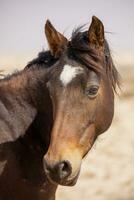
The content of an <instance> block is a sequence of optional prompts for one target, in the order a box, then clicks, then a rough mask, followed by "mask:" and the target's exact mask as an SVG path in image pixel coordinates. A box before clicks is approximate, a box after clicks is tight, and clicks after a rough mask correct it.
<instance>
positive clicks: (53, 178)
mask: <svg viewBox="0 0 134 200" xmlns="http://www.w3.org/2000/svg"><path fill="white" fill-rule="evenodd" d="M45 173H46V176H47V178H48V180H49V181H50V182H51V183H53V184H55V185H58V184H59V185H62V186H73V185H75V184H76V182H77V180H78V177H79V174H80V170H79V171H78V172H77V173H76V174H75V175H73V176H70V177H68V178H66V179H58V178H57V177H56V176H51V174H50V173H49V172H47V171H45Z"/></svg>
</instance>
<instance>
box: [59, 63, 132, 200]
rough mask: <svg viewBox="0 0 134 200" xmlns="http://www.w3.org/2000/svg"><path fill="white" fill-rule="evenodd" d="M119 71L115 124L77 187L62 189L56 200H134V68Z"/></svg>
mask: <svg viewBox="0 0 134 200" xmlns="http://www.w3.org/2000/svg"><path fill="white" fill-rule="evenodd" d="M120 71H121V72H122V79H123V82H124V83H123V86H122V93H121V94H120V97H116V104H115V116H114V120H113V124H112V126H111V128H110V129H109V130H108V131H107V132H106V133H105V134H103V135H101V137H99V139H98V141H96V143H95V145H94V147H93V149H92V150H91V151H90V152H89V154H88V156H87V158H86V159H85V160H84V161H83V165H82V169H81V175H80V177H79V180H78V182H77V184H76V186H73V187H59V189H58V192H57V200H81V199H82V200H134V66H133V68H131V67H130V68H122V69H120Z"/></svg>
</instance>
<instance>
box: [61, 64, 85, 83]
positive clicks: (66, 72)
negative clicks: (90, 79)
mask: <svg viewBox="0 0 134 200" xmlns="http://www.w3.org/2000/svg"><path fill="white" fill-rule="evenodd" d="M81 73H83V68H82V67H73V66H70V65H65V66H64V68H63V70H62V72H61V74H60V80H61V82H62V83H63V85H64V86H66V85H67V84H68V83H70V82H71V81H72V80H73V78H75V77H76V76H77V74H81Z"/></svg>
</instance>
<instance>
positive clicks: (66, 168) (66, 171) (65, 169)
mask: <svg viewBox="0 0 134 200" xmlns="http://www.w3.org/2000/svg"><path fill="white" fill-rule="evenodd" d="M71 172H72V168H71V164H70V162H68V161H62V162H60V163H59V164H58V174H59V177H60V179H64V178H67V177H68V176H69V175H70V174H71Z"/></svg>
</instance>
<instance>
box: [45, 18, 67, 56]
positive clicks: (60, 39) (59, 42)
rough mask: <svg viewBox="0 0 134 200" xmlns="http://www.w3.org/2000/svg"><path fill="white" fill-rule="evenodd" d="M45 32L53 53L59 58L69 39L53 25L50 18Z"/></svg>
mask: <svg viewBox="0 0 134 200" xmlns="http://www.w3.org/2000/svg"><path fill="white" fill-rule="evenodd" d="M45 34H46V38H47V41H48V45H49V48H50V51H51V54H52V55H53V56H54V57H55V58H58V57H59V56H60V55H61V54H62V52H63V50H64V49H65V48H66V46H67V43H68V40H67V39H66V38H65V37H64V36H63V35H62V34H61V33H59V32H58V31H57V30H56V29H55V28H54V27H53V25H52V24H51V22H50V21H49V20H47V22H46V24H45Z"/></svg>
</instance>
